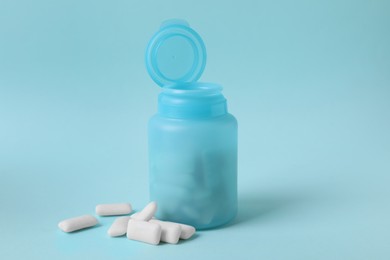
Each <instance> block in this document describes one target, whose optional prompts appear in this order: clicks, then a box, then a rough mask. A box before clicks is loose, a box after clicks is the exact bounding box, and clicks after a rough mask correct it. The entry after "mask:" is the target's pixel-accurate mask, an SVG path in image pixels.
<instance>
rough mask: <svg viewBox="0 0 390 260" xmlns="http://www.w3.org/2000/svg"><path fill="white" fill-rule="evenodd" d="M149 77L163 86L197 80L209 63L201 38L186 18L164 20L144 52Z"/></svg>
mask: <svg viewBox="0 0 390 260" xmlns="http://www.w3.org/2000/svg"><path fill="white" fill-rule="evenodd" d="M145 62H146V68H147V70H148V73H149V75H150V77H151V78H152V79H153V80H154V81H155V82H156V83H157V84H158V85H159V86H161V87H165V86H169V85H175V84H180V83H191V82H195V81H197V80H198V79H199V78H200V76H201V75H202V73H203V70H204V67H205V65H206V48H205V45H204V43H203V41H202V38H201V37H200V36H199V34H198V33H197V32H195V31H194V30H193V29H191V28H190V26H189V24H188V23H187V22H186V21H184V20H176V19H175V20H168V21H166V22H164V23H162V25H161V27H160V29H159V31H157V32H156V33H155V34H154V35H153V37H152V39H151V40H150V42H149V44H148V47H147V49H146V55H145Z"/></svg>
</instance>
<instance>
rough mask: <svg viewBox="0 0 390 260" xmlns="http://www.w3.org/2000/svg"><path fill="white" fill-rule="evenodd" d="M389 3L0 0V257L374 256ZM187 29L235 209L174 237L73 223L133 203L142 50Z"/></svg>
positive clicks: (386, 103) (384, 173)
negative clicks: (158, 239) (175, 240)
mask: <svg viewBox="0 0 390 260" xmlns="http://www.w3.org/2000/svg"><path fill="white" fill-rule="evenodd" d="M389 14H390V4H389V1H336V0H332V1H303V0H298V1H283V0H281V1H212V2H211V1H199V0H198V1H170V0H166V1H154V2H153V1H123V0H122V1H119V0H118V1H115V0H114V1H75V0H67V1H65V0H63V1H43V0H37V1H27V0H25V1H21V0H0V259H116V258H118V259H151V258H157V257H159V258H164V259H183V258H186V259H327V260H329V259H343V260H345V259H365V260H366V259H376V260H379V259H389V258H390V232H389V231H390V205H389V199H390V189H389V186H390V33H389V28H390V15H389ZM174 17H177V18H185V19H187V20H188V21H189V22H190V24H191V25H192V26H193V28H195V29H196V30H197V31H198V32H199V33H200V34H201V36H202V37H203V39H204V41H205V43H206V47H207V50H208V63H207V66H206V70H205V73H204V75H203V76H202V81H210V82H216V83H220V84H222V85H223V86H224V94H225V96H226V97H227V99H228V102H229V109H230V111H231V113H233V114H234V115H235V116H236V117H237V118H238V120H239V203H240V204H239V209H240V211H239V215H238V217H237V219H236V221H235V222H233V223H232V224H231V225H230V226H228V227H226V228H222V229H218V230H212V231H204V232H198V233H197V234H198V235H197V236H196V237H195V238H194V239H192V240H191V241H186V242H184V243H180V244H179V245H168V244H164V245H160V246H150V245H147V244H142V243H138V242H134V241H128V240H127V239H126V238H116V239H112V238H109V237H108V236H107V235H106V230H107V228H108V226H109V224H110V222H111V221H112V219H111V218H100V221H101V223H102V225H101V226H99V227H96V228H93V229H90V230H86V231H83V232H78V233H75V234H65V233H62V232H61V231H60V230H59V229H58V228H57V223H58V222H59V221H60V220H62V219H64V218H68V217H72V216H77V215H81V214H93V212H94V207H95V205H96V204H98V203H110V202H121V201H130V202H131V203H132V204H133V206H134V208H135V209H138V210H139V209H140V208H142V207H143V206H144V205H145V204H146V203H147V202H148V174H147V173H148V167H147V135H146V125H147V121H148V118H149V117H150V116H151V115H152V114H154V113H155V111H156V104H157V95H158V93H159V88H158V87H157V85H156V84H154V82H153V81H152V80H151V79H150V78H149V76H148V75H147V73H146V70H145V67H144V60H143V55H144V50H145V47H146V44H147V42H148V40H149V39H150V37H151V36H152V34H153V33H154V32H155V31H156V30H157V28H158V26H159V24H160V22H161V21H162V20H165V19H167V18H174Z"/></svg>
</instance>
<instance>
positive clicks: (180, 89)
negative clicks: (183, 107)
mask: <svg viewBox="0 0 390 260" xmlns="http://www.w3.org/2000/svg"><path fill="white" fill-rule="evenodd" d="M221 91H222V86H220V85H218V84H214V83H205V82H191V83H180V84H173V85H169V86H166V87H164V88H163V92H164V93H166V94H174V95H191V96H196V95H202V96H203V95H212V94H218V93H220V92H221Z"/></svg>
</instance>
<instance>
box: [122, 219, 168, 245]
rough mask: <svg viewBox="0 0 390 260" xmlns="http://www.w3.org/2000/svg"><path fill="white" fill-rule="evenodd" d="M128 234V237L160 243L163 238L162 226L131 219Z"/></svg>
mask: <svg viewBox="0 0 390 260" xmlns="http://www.w3.org/2000/svg"><path fill="white" fill-rule="evenodd" d="M126 235H127V238H128V239H132V240H137V241H141V242H144V243H148V244H152V245H158V244H159V243H160V238H161V227H160V225H158V224H156V223H150V222H147V221H142V220H135V219H130V220H129V223H128V224H127V234H126Z"/></svg>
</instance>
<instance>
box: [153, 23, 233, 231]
mask: <svg viewBox="0 0 390 260" xmlns="http://www.w3.org/2000/svg"><path fill="white" fill-rule="evenodd" d="M205 60H206V52H205V48H204V44H203V41H202V40H201V38H200V36H199V35H198V34H197V33H196V32H195V31H193V30H192V29H191V28H190V27H189V26H188V24H187V23H186V22H184V21H178V20H174V21H169V22H166V23H164V24H163V26H162V27H161V28H160V30H159V31H158V32H157V33H156V34H155V35H154V36H153V38H152V40H151V41H150V43H149V45H148V49H147V52H146V61H147V68H148V72H149V74H150V75H151V76H152V78H153V79H154V80H155V81H156V83H158V84H159V85H160V86H162V92H161V93H160V95H159V97H158V111H157V114H156V115H154V116H152V117H151V119H150V121H149V125H148V141H149V171H150V172H149V180H150V199H151V200H153V201H156V202H157V205H158V210H157V213H156V217H157V218H158V219H161V220H168V221H173V222H179V223H184V224H189V225H192V226H194V227H196V228H197V229H208V228H213V227H217V226H220V225H223V224H226V223H228V222H229V221H231V220H232V219H233V218H234V217H235V216H236V214H237V121H236V119H235V118H234V116H233V115H231V114H229V113H228V110H227V103H226V99H225V97H224V96H223V95H222V92H221V91H222V87H221V86H219V85H217V84H214V83H200V82H197V80H198V78H199V77H200V75H201V74H202V72H203V69H204V65H205ZM200 63H201V64H200Z"/></svg>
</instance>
